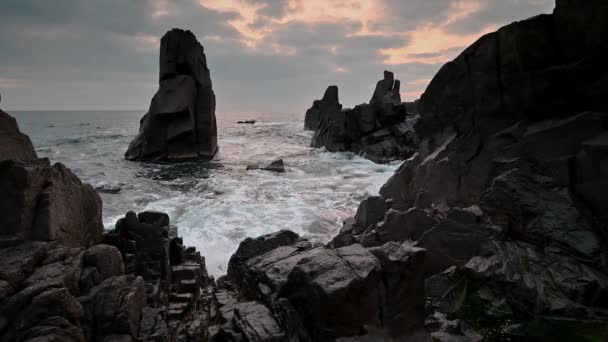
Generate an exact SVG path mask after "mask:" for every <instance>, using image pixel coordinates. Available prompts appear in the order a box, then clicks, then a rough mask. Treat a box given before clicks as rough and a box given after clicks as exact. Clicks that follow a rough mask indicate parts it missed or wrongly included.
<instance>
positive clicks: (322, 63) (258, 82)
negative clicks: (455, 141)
mask: <svg viewBox="0 0 608 342" xmlns="http://www.w3.org/2000/svg"><path fill="white" fill-rule="evenodd" d="M551 9H552V0H528V1H523V0H433V1H428V0H137V1H136V0H132V1H124V0H54V1H39V0H2V1H1V2H0V46H2V50H1V51H0V92H3V95H4V96H3V106H4V107H5V108H15V109H19V108H21V109H27V108H37V109H44V108H47V109H66V108H67V109H70V108H71V109H82V108H92V109H104V108H107V109H124V108H141V109H143V108H147V106H148V104H149V101H150V98H151V96H152V94H153V93H154V91H155V88H156V87H157V75H158V45H159V40H160V37H161V36H162V35H163V34H164V33H165V32H166V31H167V30H169V29H171V28H173V27H181V28H185V29H190V30H192V31H193V32H194V33H195V34H196V35H197V37H198V38H199V40H201V42H202V43H203V44H204V46H205V51H206V53H207V58H208V62H209V66H210V69H211V76H212V79H213V82H214V88H215V91H216V94H217V97H218V112H219V113H220V115H221V112H226V111H227V112H254V111H269V112H276V113H281V112H290V113H292V112H301V113H303V112H304V111H305V110H306V108H307V107H308V106H310V104H311V103H312V100H313V99H315V98H319V97H320V96H321V95H322V94H323V91H324V90H325V88H326V87H327V86H328V85H330V84H338V86H339V87H340V96H341V101H342V102H343V103H344V104H345V105H347V106H353V105H356V104H358V103H360V102H364V101H367V100H369V97H370V96H371V93H372V91H373V87H374V86H375V83H376V81H377V80H378V79H380V78H381V77H382V71H383V70H384V69H389V70H392V71H394V72H395V74H396V75H397V77H398V78H400V79H401V80H402V92H403V93H404V97H407V98H408V99H414V97H416V96H417V94H420V93H421V92H422V91H423V90H424V88H425V87H426V83H428V80H430V79H431V78H432V76H433V74H434V73H435V72H436V71H437V70H438V69H439V68H440V67H441V65H442V64H443V63H445V62H446V61H448V60H450V59H451V58H453V57H454V56H455V55H456V54H458V53H459V52H460V51H461V50H462V49H463V48H464V47H466V46H467V45H469V44H470V43H472V42H473V41H474V40H475V39H477V38H478V37H479V36H480V35H481V34H482V33H484V32H487V31H489V30H492V29H495V28H497V27H499V26H500V25H503V24H505V23H508V22H510V21H513V20H517V19H523V18H526V17H529V16H532V15H535V14H538V13H541V12H549V11H550V10H551Z"/></svg>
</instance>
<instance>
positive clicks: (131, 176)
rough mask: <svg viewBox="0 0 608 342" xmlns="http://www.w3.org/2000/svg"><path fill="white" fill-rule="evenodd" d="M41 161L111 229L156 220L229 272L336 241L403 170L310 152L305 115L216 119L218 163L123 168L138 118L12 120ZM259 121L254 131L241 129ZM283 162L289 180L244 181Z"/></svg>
mask: <svg viewBox="0 0 608 342" xmlns="http://www.w3.org/2000/svg"><path fill="white" fill-rule="evenodd" d="M10 114H12V115H13V116H15V117H16V119H17V121H18V123H19V125H20V127H21V130H22V131H23V132H25V133H26V134H28V135H29V136H30V138H31V139H32V142H33V143H34V146H35V147H36V150H37V153H38V156H39V157H48V158H49V159H51V161H53V162H60V163H63V164H65V165H66V166H68V167H69V168H71V169H72V170H73V171H74V173H75V174H76V175H78V177H80V179H81V180H82V181H83V182H87V183H90V184H91V185H93V187H96V188H99V189H106V190H110V191H112V192H117V193H106V192H101V191H103V190H100V196H101V198H102V200H103V220H104V225H105V227H106V229H110V228H112V227H113V226H114V224H115V222H116V220H118V219H119V218H120V217H122V216H124V214H125V213H126V212H127V211H129V210H133V211H136V212H139V211H142V210H159V211H163V212H166V213H168V214H169V215H170V217H171V222H172V224H174V225H176V226H178V227H179V232H180V235H182V236H183V237H184V243H185V244H187V245H193V246H196V247H197V249H199V250H200V251H201V252H202V254H203V255H205V257H206V262H207V268H208V270H209V272H210V273H211V274H213V275H216V276H219V275H221V274H224V273H225V272H226V267H227V263H228V260H229V258H230V255H232V253H234V251H235V250H236V248H237V247H238V244H239V242H240V241H242V240H243V239H244V238H246V237H256V236H259V235H262V234H267V233H271V232H274V231H277V230H280V229H290V230H293V231H295V232H297V233H298V234H300V235H302V236H304V237H307V238H310V239H313V240H317V241H320V242H327V241H329V240H330V239H331V238H332V237H333V236H334V235H335V234H337V232H338V230H339V229H340V227H341V226H342V221H343V220H344V219H346V218H348V217H351V216H353V215H354V213H355V211H356V209H357V205H358V204H359V202H360V201H361V200H363V199H365V198H366V197H369V196H372V195H375V194H377V193H378V190H379V189H380V186H381V185H382V184H383V183H384V182H385V181H386V180H387V179H388V178H389V177H390V176H391V175H392V174H393V172H394V171H395V169H396V168H397V167H398V165H399V163H398V162H395V163H391V164H387V165H379V164H375V163H373V162H371V161H368V160H366V159H364V158H361V157H359V156H356V155H354V154H352V153H330V152H326V151H325V150H323V149H313V148H310V147H309V146H310V140H311V137H312V132H308V131H304V129H303V126H304V124H303V116H302V115H263V114H257V115H236V114H232V115H229V114H222V113H218V115H217V117H218V144H219V146H220V150H219V153H218V154H217V156H216V157H215V158H214V159H213V160H212V161H197V162H187V163H179V164H168V163H139V162H130V161H126V160H124V158H123V155H124V152H125V150H126V148H127V146H128V144H129V142H130V141H131V140H132V139H133V138H134V137H135V135H136V134H137V132H138V130H139V120H140V118H141V116H142V115H143V113H142V112H141V111H113V112H108V111H52V112H50V111H45V112H42V111H38V112H11V113H10ZM246 119H255V120H257V123H256V124H254V125H249V124H237V123H236V122H237V121H239V120H246ZM279 158H282V159H283V160H284V162H285V167H286V172H285V173H273V172H268V171H260V170H256V171H247V170H246V167H247V165H248V164H255V163H267V162H271V161H272V160H275V159H279Z"/></svg>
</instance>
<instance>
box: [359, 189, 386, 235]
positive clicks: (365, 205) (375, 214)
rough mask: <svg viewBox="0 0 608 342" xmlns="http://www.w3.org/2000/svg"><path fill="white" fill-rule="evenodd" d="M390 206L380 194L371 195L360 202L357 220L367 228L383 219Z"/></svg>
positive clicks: (361, 225)
mask: <svg viewBox="0 0 608 342" xmlns="http://www.w3.org/2000/svg"><path fill="white" fill-rule="evenodd" d="M388 208H389V206H388V204H386V201H385V200H384V199H383V198H381V197H378V196H373V197H369V198H367V199H365V200H363V201H362V202H361V204H359V208H357V213H356V215H355V222H356V223H357V225H359V226H360V227H362V228H363V229H365V228H367V227H369V226H371V225H373V224H376V223H378V222H380V221H382V220H383V219H384V214H385V213H386V211H387V210H388Z"/></svg>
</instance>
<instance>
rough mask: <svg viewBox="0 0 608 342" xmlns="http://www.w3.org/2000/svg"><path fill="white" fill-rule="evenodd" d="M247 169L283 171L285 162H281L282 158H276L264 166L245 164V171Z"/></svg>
mask: <svg viewBox="0 0 608 342" xmlns="http://www.w3.org/2000/svg"><path fill="white" fill-rule="evenodd" d="M249 170H264V171H271V172H278V173H283V172H285V164H284V163H283V159H278V160H275V161H273V162H271V163H270V164H268V165H266V166H262V165H247V171H249Z"/></svg>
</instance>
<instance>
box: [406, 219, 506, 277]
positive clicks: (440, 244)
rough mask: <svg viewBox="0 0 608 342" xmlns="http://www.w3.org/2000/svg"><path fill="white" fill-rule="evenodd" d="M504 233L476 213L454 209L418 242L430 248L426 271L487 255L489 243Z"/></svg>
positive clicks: (430, 273)
mask: <svg viewBox="0 0 608 342" xmlns="http://www.w3.org/2000/svg"><path fill="white" fill-rule="evenodd" d="M500 233H501V231H500V230H499V229H497V228H496V227H493V226H491V225H488V224H486V223H485V222H483V221H482V218H481V217H480V216H478V215H476V214H475V213H474V212H471V211H468V210H463V209H459V208H453V209H452V210H451V211H450V212H449V213H448V215H447V218H446V219H445V220H443V221H442V222H441V223H439V224H437V225H436V226H434V227H433V228H431V229H430V230H428V231H426V232H425V233H424V234H422V236H421V237H420V239H419V240H418V242H417V243H416V246H418V247H422V248H424V249H426V250H427V257H426V262H425V264H426V265H425V270H424V271H425V274H426V275H427V276H429V275H432V274H437V273H439V272H443V271H444V270H446V269H447V268H449V267H451V266H462V265H464V264H466V263H467V262H468V261H469V260H470V259H471V258H472V257H474V256H477V255H481V254H483V252H484V247H485V246H486V245H487V242H488V241H489V240H490V239H492V238H494V237H496V236H499V235H500Z"/></svg>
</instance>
